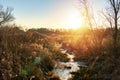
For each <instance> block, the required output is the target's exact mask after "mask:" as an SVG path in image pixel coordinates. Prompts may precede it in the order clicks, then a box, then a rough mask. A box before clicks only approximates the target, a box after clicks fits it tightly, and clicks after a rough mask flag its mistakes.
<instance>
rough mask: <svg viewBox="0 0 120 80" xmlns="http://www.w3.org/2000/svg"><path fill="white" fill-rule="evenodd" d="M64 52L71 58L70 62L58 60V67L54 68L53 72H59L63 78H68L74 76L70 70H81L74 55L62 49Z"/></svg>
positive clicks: (66, 79) (63, 79)
mask: <svg viewBox="0 0 120 80" xmlns="http://www.w3.org/2000/svg"><path fill="white" fill-rule="evenodd" d="M61 52H62V53H63V54H67V57H68V58H70V61H69V62H58V63H57V65H56V68H55V69H54V70H53V73H55V74H58V75H59V76H60V77H61V79H62V80H68V79H69V78H71V77H72V75H71V74H70V72H74V71H77V70H79V64H78V62H75V61H74V57H75V56H74V55H73V54H69V53H67V50H64V49H61Z"/></svg>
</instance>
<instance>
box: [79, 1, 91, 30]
mask: <svg viewBox="0 0 120 80" xmlns="http://www.w3.org/2000/svg"><path fill="white" fill-rule="evenodd" d="M79 2H80V4H81V6H82V7H83V9H84V11H85V13H84V14H85V18H86V21H87V22H88V25H89V27H90V28H91V29H92V22H91V16H90V11H89V6H88V0H79Z"/></svg>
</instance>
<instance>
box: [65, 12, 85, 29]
mask: <svg viewBox="0 0 120 80" xmlns="http://www.w3.org/2000/svg"><path fill="white" fill-rule="evenodd" d="M82 23H83V20H82V17H81V16H80V15H79V14H77V13H72V14H71V15H70V16H69V17H68V19H67V20H66V28H67V29H78V28H80V27H81V25H82Z"/></svg>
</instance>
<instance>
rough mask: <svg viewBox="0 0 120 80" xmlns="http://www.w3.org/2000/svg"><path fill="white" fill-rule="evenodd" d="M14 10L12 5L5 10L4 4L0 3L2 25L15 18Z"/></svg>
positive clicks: (0, 22) (0, 21)
mask: <svg viewBox="0 0 120 80" xmlns="http://www.w3.org/2000/svg"><path fill="white" fill-rule="evenodd" d="M12 11H13V9H12V8H10V7H7V8H6V10H4V9H3V6H1V5H0V25H2V24H5V23H8V22H10V21H13V20H14V17H13V15H12Z"/></svg>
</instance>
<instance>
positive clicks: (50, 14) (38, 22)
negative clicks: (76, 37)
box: [0, 0, 106, 28]
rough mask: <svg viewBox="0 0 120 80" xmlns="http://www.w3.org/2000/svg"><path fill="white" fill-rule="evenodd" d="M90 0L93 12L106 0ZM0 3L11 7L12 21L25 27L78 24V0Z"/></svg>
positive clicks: (0, 1) (34, 0)
mask: <svg viewBox="0 0 120 80" xmlns="http://www.w3.org/2000/svg"><path fill="white" fill-rule="evenodd" d="M90 1H91V5H92V6H93V8H94V12H95V11H96V12H99V11H100V10H102V8H104V7H105V6H106V0H90ZM0 4H1V5H3V6H4V8H6V7H12V8H13V9H14V10H13V15H14V16H15V21H14V23H16V24H17V25H21V26H24V27H25V28H40V27H48V28H65V27H67V28H68V27H70V26H74V25H75V24H78V23H75V20H76V19H77V17H78V16H79V15H80V12H81V11H80V9H79V10H78V8H77V7H78V4H79V3H78V0H0ZM74 19H75V20H74ZM72 22H73V23H74V24H73V25H72V24H71V23H72Z"/></svg>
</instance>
